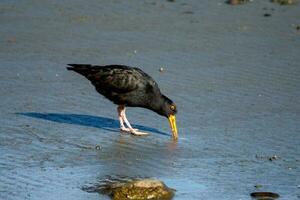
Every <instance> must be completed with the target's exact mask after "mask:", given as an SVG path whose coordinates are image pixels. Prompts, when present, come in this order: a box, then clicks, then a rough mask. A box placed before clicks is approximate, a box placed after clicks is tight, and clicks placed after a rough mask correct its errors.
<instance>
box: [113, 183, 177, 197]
mask: <svg viewBox="0 0 300 200" xmlns="http://www.w3.org/2000/svg"><path fill="white" fill-rule="evenodd" d="M173 196H174V191H173V190H172V189H170V188H168V187H167V186H166V185H165V184H164V183H163V182H161V181H159V180H156V179H142V180H136V181H132V182H128V183H125V184H123V185H121V186H119V187H116V188H115V189H114V191H112V197H113V200H124V199H130V200H146V199H147V200H148V199H149V200H169V199H172V198H173Z"/></svg>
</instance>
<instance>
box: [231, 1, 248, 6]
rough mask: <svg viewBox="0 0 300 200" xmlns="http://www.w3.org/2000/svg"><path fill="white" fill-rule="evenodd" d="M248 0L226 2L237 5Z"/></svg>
mask: <svg viewBox="0 0 300 200" xmlns="http://www.w3.org/2000/svg"><path fill="white" fill-rule="evenodd" d="M249 1H250V0H228V1H227V3H228V4H231V5H239V4H243V3H247V2H249Z"/></svg>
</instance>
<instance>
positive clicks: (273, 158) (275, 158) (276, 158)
mask: <svg viewBox="0 0 300 200" xmlns="http://www.w3.org/2000/svg"><path fill="white" fill-rule="evenodd" d="M278 159H279V157H278V156H276V155H274V156H271V157H270V158H269V161H273V160H278Z"/></svg>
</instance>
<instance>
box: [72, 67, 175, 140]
mask: <svg viewBox="0 0 300 200" xmlns="http://www.w3.org/2000/svg"><path fill="white" fill-rule="evenodd" d="M67 69H68V70H71V71H75V72H77V73H78V74H80V75H82V76H84V77H85V78H87V79H88V80H89V81H90V82H91V84H92V85H93V86H94V87H95V89H96V91H97V92H98V93H100V94H101V95H103V96H104V97H106V98H107V99H109V100H110V101H112V102H113V103H114V104H116V105H117V112H118V118H119V122H120V130H121V131H124V132H128V133H131V134H133V135H137V136H139V135H148V133H145V132H141V131H139V130H138V129H135V128H133V127H132V126H131V124H130V123H129V121H128V119H127V117H126V113H125V111H126V107H142V108H146V109H149V110H152V111H154V112H155V113H157V114H159V115H161V116H163V117H166V118H168V121H169V124H170V127H171V130H172V138H173V139H174V140H177V139H178V131H177V125H176V117H175V116H176V114H177V107H176V104H175V103H174V102H173V101H172V100H171V99H169V98H168V97H167V96H165V95H164V94H162V93H161V91H160V89H159V87H158V85H157V83H156V82H155V80H154V79H153V78H152V77H151V76H149V75H148V74H147V73H145V72H144V71H142V70H141V69H140V68H137V67H130V66H126V65H104V66H99V65H91V64H68V67H67Z"/></svg>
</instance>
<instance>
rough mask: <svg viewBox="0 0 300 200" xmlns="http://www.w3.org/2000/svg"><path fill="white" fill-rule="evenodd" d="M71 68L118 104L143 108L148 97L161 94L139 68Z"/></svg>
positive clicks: (91, 66) (107, 66)
mask: <svg viewBox="0 0 300 200" xmlns="http://www.w3.org/2000/svg"><path fill="white" fill-rule="evenodd" d="M69 66H71V67H68V68H67V69H68V70H73V71H75V72H77V73H79V74H81V75H83V76H85V77H86V78H87V79H89V80H90V81H91V83H92V84H93V85H94V86H95V88H96V90H97V91H98V92H99V93H100V94H102V95H104V96H105V97H106V98H108V99H110V100H111V101H113V102H114V103H116V104H125V105H129V106H142V107H143V106H144V105H143V104H147V99H146V98H147V97H149V96H151V95H154V94H157V93H160V91H159V89H158V87H157V84H156V83H155V81H154V80H153V79H152V78H151V77H150V76H149V75H147V74H146V73H145V72H143V71H142V70H140V69H139V68H133V67H128V66H125V65H106V66H93V65H86V64H69ZM129 97H130V98H129Z"/></svg>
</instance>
